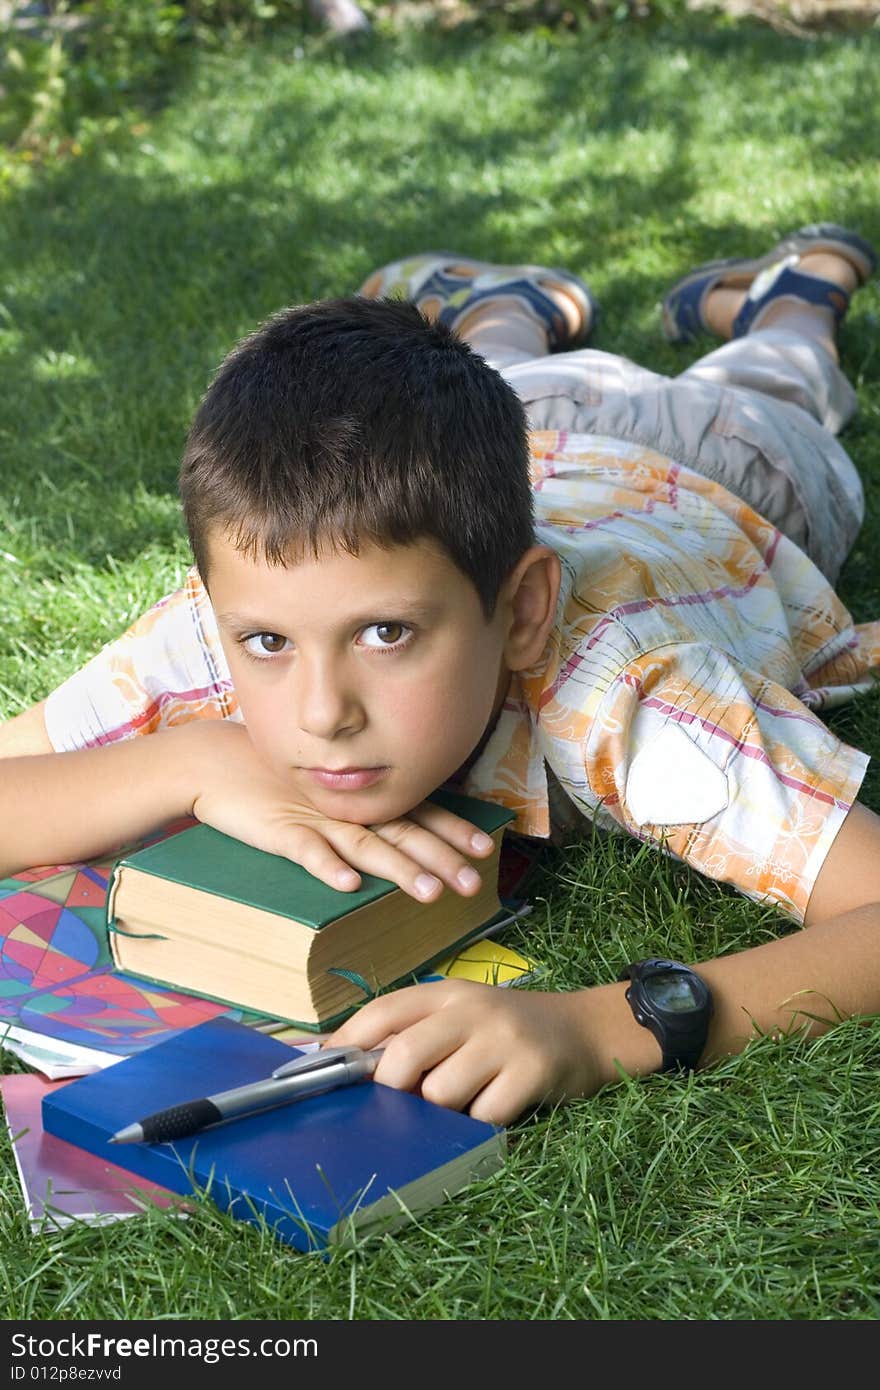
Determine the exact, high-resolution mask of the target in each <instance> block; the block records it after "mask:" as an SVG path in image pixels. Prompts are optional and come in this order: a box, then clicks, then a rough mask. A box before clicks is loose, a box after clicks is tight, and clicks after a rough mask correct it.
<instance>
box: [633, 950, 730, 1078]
mask: <svg viewBox="0 0 880 1390" xmlns="http://www.w3.org/2000/svg"><path fill="white" fill-rule="evenodd" d="M618 978H619V979H621V980H627V979H628V980H629V981H630V984H629V988H628V989H627V990H626V999H627V1002H628V1004H629V1006H630V1008H631V1009H632V1012H633V1017H634V1018H635V1020H636V1022H637V1023H640V1024H641V1025H642V1027H643V1028H647V1029H649V1031H650V1032H651V1033H653V1035H654V1037H655V1038H656V1039H657V1042H658V1043H659V1044H660V1050H661V1053H662V1056H663V1061H662V1065H661V1067H660V1070H661V1071H674V1070H680V1071H693V1070H694V1068H695V1067H696V1066H697V1064H698V1062H699V1060H700V1058H701V1057H702V1055H703V1052H704V1051H705V1047H706V1038H707V1037H708V1034H709V1023H710V1020H711V1018H712V995H711V992H710V990H709V986H708V985H707V984H706V982H705V980H703V979H702V978H701V977H700V976H699V975H698V974H697V973H696V971H694V970H692V969H691V968H690V966H688V965H683V964H682V962H681V961H676V960H666V959H664V958H663V957H659V956H650V957H648V958H647V959H646V960H637V961H633V962H631V964H629V965H628V966H627V967H626V968H625V969H624V970H622V971H621V973H620V975H619V977H618Z"/></svg>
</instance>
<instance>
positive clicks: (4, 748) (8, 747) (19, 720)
mask: <svg viewBox="0 0 880 1390" xmlns="http://www.w3.org/2000/svg"><path fill="white" fill-rule="evenodd" d="M45 705H46V702H45V700H41V701H40V703H39V704H38V705H31V707H30V709H26V710H24V712H23V713H22V714H17V715H16V716H15V718H14V719H7V721H6V723H5V724H0V758H17V757H21V758H24V757H28V756H30V754H32V753H51V752H52V751H53V750H52V745H51V743H50V742H49V735H48V734H47V733H46V720H45V716H44V713H43V711H44V709H45Z"/></svg>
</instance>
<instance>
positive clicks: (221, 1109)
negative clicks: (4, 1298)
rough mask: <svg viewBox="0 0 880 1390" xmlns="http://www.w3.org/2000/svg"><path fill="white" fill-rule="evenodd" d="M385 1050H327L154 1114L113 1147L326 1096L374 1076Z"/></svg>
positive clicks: (120, 1133)
mask: <svg viewBox="0 0 880 1390" xmlns="http://www.w3.org/2000/svg"><path fill="white" fill-rule="evenodd" d="M383 1051H384V1048H377V1049H376V1050H375V1051H373V1052H363V1051H362V1050H361V1049H360V1048H359V1047H325V1048H323V1049H321V1050H320V1051H318V1052H313V1053H307V1054H306V1055H305V1056H302V1057H295V1058H294V1059H293V1060H292V1061H290V1062H285V1063H284V1065H283V1066H280V1067H276V1069H275V1071H273V1072H272V1074H271V1076H267V1077H264V1078H262V1079H261V1080H259V1081H250V1082H248V1083H247V1085H244V1086H234V1087H233V1088H232V1089H231V1090H229V1091H219V1092H218V1093H217V1094H216V1095H213V1096H201V1097H198V1098H197V1099H194V1100H188V1101H183V1102H181V1104H179V1105H171V1106H169V1107H168V1108H167V1109H165V1110H157V1111H156V1113H155V1114H153V1115H147V1116H145V1118H144V1119H142V1120H138V1121H136V1122H135V1123H134V1124H130V1125H126V1126H125V1128H124V1129H120V1130H117V1131H116V1133H115V1134H114V1135H113V1136H112V1137H111V1139H110V1141H109V1142H110V1143H111V1144H162V1143H167V1142H168V1141H169V1140H171V1139H185V1138H187V1137H188V1136H189V1135H191V1134H198V1133H199V1132H200V1131H201V1130H203V1129H208V1128H209V1127H210V1126H211V1125H217V1124H221V1123H222V1122H223V1121H224V1120H232V1119H236V1118H239V1117H241V1116H243V1115H255V1114H258V1113H259V1112H260V1111H262V1110H271V1109H274V1107H275V1106H278V1105H287V1104H288V1103H289V1102H290V1101H294V1100H304V1099H305V1098H306V1097H307V1096H316V1095H319V1094H320V1093H321V1092H322V1091H335V1090H336V1089H337V1087H340V1086H351V1085H353V1084H354V1083H355V1082H358V1081H365V1080H366V1079H367V1078H368V1077H370V1076H372V1075H373V1072H374V1071H375V1070H376V1067H377V1066H378V1063H379V1058H380V1057H381V1056H382V1053H383Z"/></svg>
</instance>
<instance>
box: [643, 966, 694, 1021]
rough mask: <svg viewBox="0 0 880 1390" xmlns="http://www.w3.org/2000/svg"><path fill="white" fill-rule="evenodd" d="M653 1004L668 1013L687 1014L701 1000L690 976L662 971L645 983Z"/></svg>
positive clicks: (649, 977)
mask: <svg viewBox="0 0 880 1390" xmlns="http://www.w3.org/2000/svg"><path fill="white" fill-rule="evenodd" d="M643 985H644V990H645V993H646V994H647V996H648V998H649V999H650V1000H651V1003H652V1004H655V1005H656V1007H657V1008H658V1009H663V1010H665V1011H666V1012H667V1013H673V1014H686V1013H690V1011H691V1010H692V1009H696V1008H698V1007H699V1005H700V1002H701V1001H700V998H699V996H698V994H697V993H696V990H695V989H694V986H693V983H692V981H691V978H690V976H689V975H683V974H681V972H680V971H678V970H662V971H660V973H659V974H657V975H650V976H648V978H647V979H645V980H644V981H643Z"/></svg>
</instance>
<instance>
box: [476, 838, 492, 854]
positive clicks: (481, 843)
mask: <svg viewBox="0 0 880 1390" xmlns="http://www.w3.org/2000/svg"><path fill="white" fill-rule="evenodd" d="M494 843H495V842H494V840H493V839H492V838H491V837H490V836H489V835H472V836H471V849H475V850H476V851H477V852H478V853H485V852H486V850H487V849H491V848H492V846H493V844H494Z"/></svg>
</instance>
